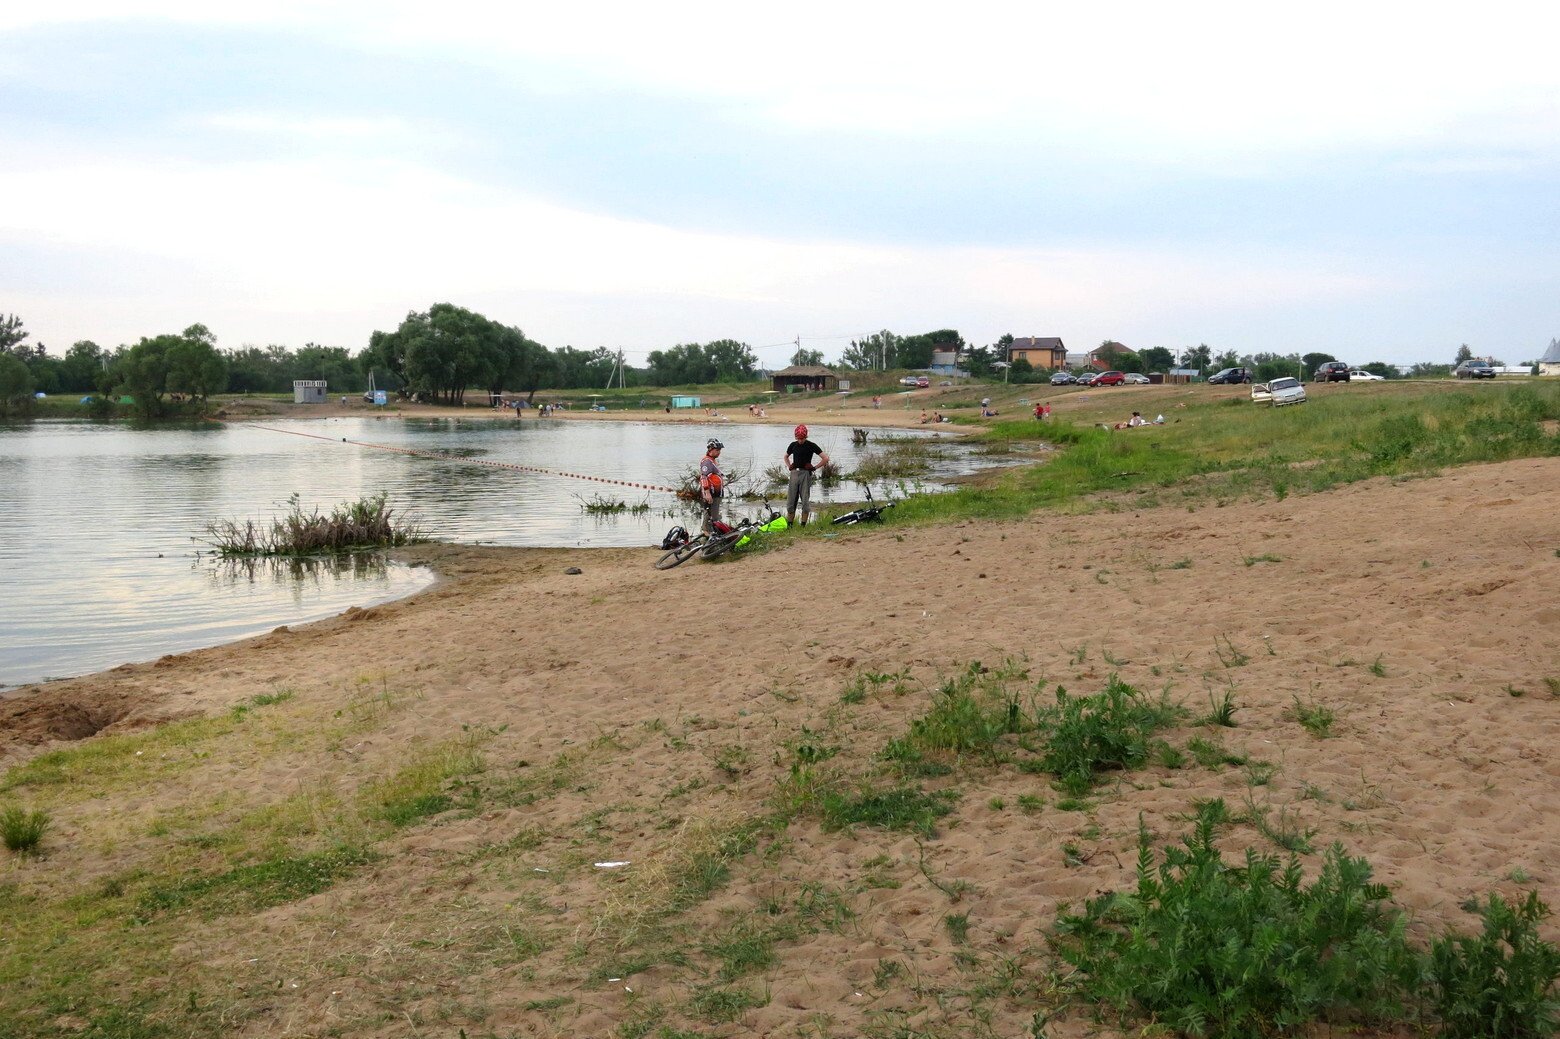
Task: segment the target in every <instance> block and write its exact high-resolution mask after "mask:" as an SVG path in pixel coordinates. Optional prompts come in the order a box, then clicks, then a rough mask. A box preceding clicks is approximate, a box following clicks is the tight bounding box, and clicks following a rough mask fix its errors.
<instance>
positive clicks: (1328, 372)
mask: <svg viewBox="0 0 1560 1039" xmlns="http://www.w3.org/2000/svg"><path fill="white" fill-rule="evenodd" d="M1315 379H1316V381H1317V382H1348V381H1349V366H1348V365H1347V364H1344V363H1343V362H1342V361H1328V362H1327V363H1326V364H1324V365H1322V366H1321V367H1319V368H1317V369H1316V376H1315Z"/></svg>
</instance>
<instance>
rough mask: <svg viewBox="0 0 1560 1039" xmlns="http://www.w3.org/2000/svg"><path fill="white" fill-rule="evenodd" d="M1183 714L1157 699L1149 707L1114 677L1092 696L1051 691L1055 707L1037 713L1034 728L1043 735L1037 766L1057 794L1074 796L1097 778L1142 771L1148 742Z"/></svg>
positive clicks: (1140, 695) (1145, 701) (1143, 699)
mask: <svg viewBox="0 0 1560 1039" xmlns="http://www.w3.org/2000/svg"><path fill="white" fill-rule="evenodd" d="M1184 713H1185V712H1184V711H1183V710H1182V709H1181V708H1180V707H1178V706H1176V705H1174V704H1171V703H1169V702H1168V701H1167V700H1165V699H1163V698H1161V699H1160V701H1159V702H1158V703H1150V702H1149V701H1148V700H1146V699H1145V698H1144V697H1143V696H1142V694H1140V693H1139V692H1138V691H1137V690H1136V689H1134V688H1132V687H1131V686H1129V685H1127V684H1126V683H1125V682H1123V681H1121V679H1119V678H1118V677H1116V676H1115V675H1112V676H1111V677H1110V681H1109V682H1108V683H1107V685H1106V687H1105V690H1104V692H1101V693H1096V694H1094V695H1093V696H1069V695H1068V693H1067V691H1066V690H1065V689H1063V688H1061V687H1057V690H1056V704H1055V705H1054V706H1052V707H1049V708H1047V709H1045V710H1044V711H1042V712H1040V717H1039V722H1040V724H1041V725H1042V726H1043V727H1044V728H1045V729H1046V730H1048V735H1047V737H1046V741H1045V746H1044V751H1043V754H1042V757H1041V765H1042V767H1044V768H1045V770H1046V771H1047V772H1050V773H1052V774H1054V775H1055V776H1056V777H1057V783H1058V785H1059V786H1060V787H1061V789H1062V790H1064V791H1066V792H1067V793H1069V794H1072V795H1074V796H1080V795H1082V794H1085V793H1087V792H1088V791H1089V790H1090V789H1091V788H1092V787H1093V786H1094V783H1095V780H1096V778H1097V776H1098V774H1099V773H1101V772H1105V771H1108V770H1111V769H1125V768H1136V767H1138V766H1139V765H1142V764H1143V763H1144V762H1145V761H1147V760H1148V755H1149V738H1150V737H1151V736H1152V735H1153V734H1154V733H1155V732H1156V731H1158V730H1159V729H1161V728H1164V727H1166V726H1170V725H1174V724H1175V723H1176V722H1177V721H1178V720H1180V718H1181V717H1182V716H1183V715H1184Z"/></svg>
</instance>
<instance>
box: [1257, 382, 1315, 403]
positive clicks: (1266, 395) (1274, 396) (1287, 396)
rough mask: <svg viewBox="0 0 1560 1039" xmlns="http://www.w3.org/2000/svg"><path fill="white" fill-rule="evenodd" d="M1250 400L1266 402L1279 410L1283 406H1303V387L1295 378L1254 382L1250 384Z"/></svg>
mask: <svg viewBox="0 0 1560 1039" xmlns="http://www.w3.org/2000/svg"><path fill="white" fill-rule="evenodd" d="M1251 399H1252V400H1254V401H1259V402H1260V401H1268V402H1270V403H1272V405H1273V406H1274V407H1275V408H1281V407H1283V406H1284V405H1285V404H1304V403H1305V387H1304V386H1302V385H1300V380H1299V379H1295V378H1283V379H1274V380H1273V381H1272V382H1254V383H1252V384H1251Z"/></svg>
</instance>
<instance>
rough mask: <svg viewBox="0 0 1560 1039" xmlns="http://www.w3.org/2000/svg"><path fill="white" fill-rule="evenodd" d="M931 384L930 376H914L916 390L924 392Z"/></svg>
mask: <svg viewBox="0 0 1560 1039" xmlns="http://www.w3.org/2000/svg"><path fill="white" fill-rule="evenodd" d="M931 384H932V380H931V377H930V376H926V375H919V376H916V380H915V385H916V388H917V389H922V390H924V389H926V388H927V387H929V386H931Z"/></svg>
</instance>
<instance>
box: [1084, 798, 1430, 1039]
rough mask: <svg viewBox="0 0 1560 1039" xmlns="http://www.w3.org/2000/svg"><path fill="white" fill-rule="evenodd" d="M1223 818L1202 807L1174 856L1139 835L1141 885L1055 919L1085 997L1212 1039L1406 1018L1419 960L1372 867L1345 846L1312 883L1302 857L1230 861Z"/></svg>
mask: <svg viewBox="0 0 1560 1039" xmlns="http://www.w3.org/2000/svg"><path fill="white" fill-rule="evenodd" d="M1220 808H1222V805H1220ZM1219 814H1220V813H1219V812H1216V811H1213V810H1211V809H1210V808H1209V807H1205V808H1204V809H1203V810H1201V811H1200V812H1199V817H1198V820H1197V823H1196V826H1195V828H1194V830H1193V832H1192V834H1191V835H1190V836H1188V837H1186V838H1185V839H1184V840H1183V843H1182V846H1181V847H1170V848H1166V849H1165V853H1164V858H1163V861H1159V860H1158V859H1157V857H1156V855H1155V853H1154V851H1153V849H1152V848H1151V847H1150V846H1149V841H1148V836H1147V834H1146V833H1144V834H1141V835H1140V837H1139V842H1138V868H1137V889H1136V890H1135V891H1133V892H1130V893H1126V892H1117V893H1110V894H1106V895H1103V896H1101V897H1099V898H1095V899H1091V900H1090V901H1089V902H1087V903H1086V904H1085V907H1084V910H1083V911H1082V912H1081V913H1077V914H1071V915H1067V914H1064V915H1062V916H1060V917H1059V918H1058V920H1057V931H1056V935H1055V937H1054V939H1053V941H1054V943H1055V945H1056V947H1057V950H1058V952H1059V953H1060V954H1061V956H1062V958H1063V959H1065V960H1066V961H1067V962H1068V963H1070V964H1072V965H1073V966H1075V967H1077V968H1078V970H1079V971H1080V972H1081V975H1082V978H1081V980H1080V982H1079V983H1078V984H1079V989H1080V992H1081V994H1082V995H1083V996H1084V997H1085V998H1087V999H1088V1000H1090V1001H1092V1002H1095V1003H1097V1004H1100V1005H1102V1006H1106V1007H1110V1008H1113V1009H1114V1010H1116V1011H1117V1012H1118V1013H1120V1014H1121V1015H1122V1016H1123V1017H1124V1018H1126V1017H1133V1016H1138V1017H1144V1018H1152V1019H1153V1020H1154V1021H1156V1022H1159V1023H1160V1024H1162V1025H1167V1026H1169V1027H1170V1028H1171V1029H1174V1030H1175V1031H1176V1032H1178V1033H1183V1034H1188V1035H1198V1036H1209V1037H1212V1039H1222V1037H1229V1039H1234V1037H1241V1039H1246V1037H1250V1036H1262V1035H1273V1034H1277V1033H1280V1032H1291V1031H1296V1030H1299V1029H1302V1028H1304V1027H1305V1025H1306V1024H1307V1023H1309V1022H1316V1021H1326V1022H1340V1021H1385V1020H1393V1019H1398V1018H1401V1017H1402V1015H1403V1000H1402V993H1403V992H1404V991H1406V988H1407V986H1408V985H1409V983H1410V982H1411V981H1412V980H1413V979H1414V978H1415V977H1416V976H1417V971H1418V959H1417V957H1416V956H1415V955H1414V954H1413V952H1412V951H1411V950H1410V949H1409V947H1408V945H1407V942H1406V941H1405V939H1404V918H1403V916H1402V914H1400V913H1398V912H1397V911H1395V910H1392V909H1389V908H1388V906H1387V904H1386V902H1387V896H1388V892H1387V889H1386V887H1384V886H1383V885H1380V884H1372V883H1370V875H1371V871H1370V866H1369V864H1368V863H1366V861H1365V860H1364V859H1355V858H1349V857H1348V856H1346V855H1345V854H1344V853H1343V850H1342V848H1341V847H1338V846H1336V845H1335V846H1334V847H1333V848H1332V849H1330V850H1329V851H1328V852H1327V855H1326V859H1325V862H1324V863H1323V866H1322V871H1321V875H1320V876H1319V877H1318V878H1317V879H1316V880H1315V881H1314V882H1313V883H1311V884H1310V885H1305V884H1303V883H1302V882H1301V871H1300V867H1299V865H1298V863H1297V862H1296V861H1295V859H1294V858H1292V857H1291V858H1290V859H1289V860H1288V862H1287V864H1281V863H1280V861H1279V860H1278V859H1277V858H1276V857H1274V856H1269V855H1258V854H1257V853H1256V852H1255V851H1251V850H1248V851H1247V852H1246V858H1245V862H1244V864H1242V865H1240V866H1230V865H1227V864H1226V863H1225V862H1224V861H1223V859H1222V857H1221V856H1220V854H1219V850H1218V849H1217V848H1216V847H1215V846H1214V843H1213V841H1214V832H1215V826H1216V822H1215V820H1216V818H1217V817H1218V815H1219Z"/></svg>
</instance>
